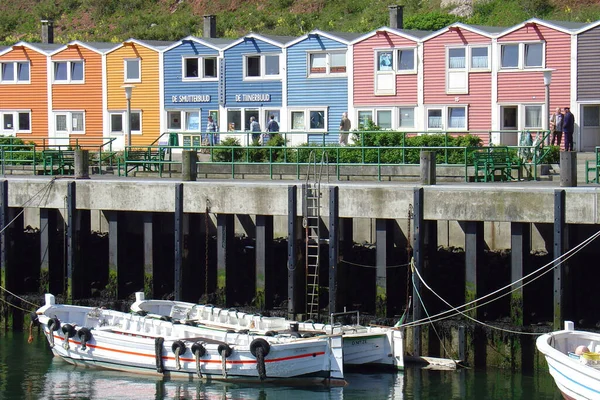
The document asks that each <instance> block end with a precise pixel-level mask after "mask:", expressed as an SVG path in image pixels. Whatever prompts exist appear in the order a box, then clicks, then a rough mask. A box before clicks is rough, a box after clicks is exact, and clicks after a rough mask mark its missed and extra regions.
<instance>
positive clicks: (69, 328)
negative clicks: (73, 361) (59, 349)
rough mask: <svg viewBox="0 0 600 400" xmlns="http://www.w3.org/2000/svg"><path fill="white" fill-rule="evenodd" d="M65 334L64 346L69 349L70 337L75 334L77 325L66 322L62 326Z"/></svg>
mask: <svg viewBox="0 0 600 400" xmlns="http://www.w3.org/2000/svg"><path fill="white" fill-rule="evenodd" d="M61 330H62V332H63V335H64V337H65V341H64V342H63V347H64V348H65V350H69V339H70V338H72V337H73V336H75V333H76V332H75V327H73V325H71V324H64V325H63V326H62V328H61Z"/></svg>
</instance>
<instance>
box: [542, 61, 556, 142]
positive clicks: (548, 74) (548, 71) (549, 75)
mask: <svg viewBox="0 0 600 400" xmlns="http://www.w3.org/2000/svg"><path fill="white" fill-rule="evenodd" d="M552 71H554V70H553V69H550V68H548V69H545V70H544V86H545V87H546V112H547V113H548V114H546V118H544V119H545V121H544V123H543V124H542V127H543V128H544V129H545V130H548V129H549V126H548V122H549V120H550V82H552ZM548 141H550V134H548Z"/></svg>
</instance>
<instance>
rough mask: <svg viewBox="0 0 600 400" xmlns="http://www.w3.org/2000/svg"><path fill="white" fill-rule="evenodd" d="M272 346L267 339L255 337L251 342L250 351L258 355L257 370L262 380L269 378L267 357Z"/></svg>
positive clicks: (255, 355)
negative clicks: (266, 365)
mask: <svg viewBox="0 0 600 400" xmlns="http://www.w3.org/2000/svg"><path fill="white" fill-rule="evenodd" d="M270 349H271V346H269V343H267V341H266V340H265V339H261V338H258V339H254V340H253V341H252V343H250V353H252V355H253V356H254V357H256V370H257V371H258V377H259V378H260V380H261V381H264V380H265V379H266V378H267V368H266V367H265V357H266V356H267V354H269V350H270Z"/></svg>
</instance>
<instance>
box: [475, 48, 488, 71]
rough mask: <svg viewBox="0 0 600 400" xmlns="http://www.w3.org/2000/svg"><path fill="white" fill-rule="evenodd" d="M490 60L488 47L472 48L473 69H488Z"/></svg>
mask: <svg viewBox="0 0 600 400" xmlns="http://www.w3.org/2000/svg"><path fill="white" fill-rule="evenodd" d="M488 68H489V58H488V48H487V47H472V48H471V69H488Z"/></svg>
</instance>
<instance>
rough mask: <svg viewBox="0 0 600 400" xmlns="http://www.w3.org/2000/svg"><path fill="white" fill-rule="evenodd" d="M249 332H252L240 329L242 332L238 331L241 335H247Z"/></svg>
mask: <svg viewBox="0 0 600 400" xmlns="http://www.w3.org/2000/svg"><path fill="white" fill-rule="evenodd" d="M249 332H250V330H248V329H240V330H239V331H238V333H240V334H242V335H247V334H248V333H249Z"/></svg>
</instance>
